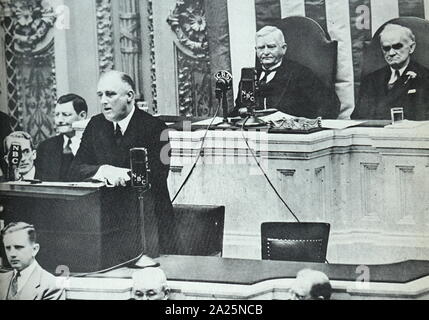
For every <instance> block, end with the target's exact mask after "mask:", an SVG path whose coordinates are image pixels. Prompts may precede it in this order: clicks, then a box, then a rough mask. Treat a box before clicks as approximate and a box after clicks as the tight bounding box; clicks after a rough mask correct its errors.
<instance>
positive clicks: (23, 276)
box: [13, 260, 39, 292]
mask: <svg viewBox="0 0 429 320" xmlns="http://www.w3.org/2000/svg"><path fill="white" fill-rule="evenodd" d="M38 265H39V264H38V263H37V261H36V260H34V261H33V262H32V263H31V264H30V265H29V266H28V267H27V268H25V269H24V270H22V271H20V276H19V277H18V292H20V291H21V290H22V288H24V286H25V284H26V283H27V281H28V279H30V276H31V274H32V273H33V271H34V269H36V267H37V266H38ZM16 272H17V271H16V270H13V276H14V277H15V276H16Z"/></svg>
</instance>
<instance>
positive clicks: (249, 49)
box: [228, 0, 256, 97]
mask: <svg viewBox="0 0 429 320" xmlns="http://www.w3.org/2000/svg"><path fill="white" fill-rule="evenodd" d="M228 23H229V39H230V54H231V72H232V76H233V88H234V91H233V92H234V97H235V96H236V95H237V92H238V83H239V82H240V77H241V69H242V68H251V67H253V66H254V65H255V33H256V13H255V0H240V1H237V0H228Z"/></svg>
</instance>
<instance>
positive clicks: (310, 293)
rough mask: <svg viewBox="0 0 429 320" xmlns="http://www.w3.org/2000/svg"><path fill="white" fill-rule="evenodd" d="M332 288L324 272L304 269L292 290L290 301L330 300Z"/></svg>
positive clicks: (297, 277) (297, 276)
mask: <svg viewBox="0 0 429 320" xmlns="http://www.w3.org/2000/svg"><path fill="white" fill-rule="evenodd" d="M331 293H332V287H331V284H330V282H329V278H328V277H327V276H326V274H324V273H323V272H320V271H316V270H311V269H303V270H301V271H299V272H298V273H297V275H296V279H295V281H294V282H293V284H292V286H291V288H290V294H291V297H290V300H329V299H330V298H331Z"/></svg>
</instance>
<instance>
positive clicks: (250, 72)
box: [236, 68, 266, 127]
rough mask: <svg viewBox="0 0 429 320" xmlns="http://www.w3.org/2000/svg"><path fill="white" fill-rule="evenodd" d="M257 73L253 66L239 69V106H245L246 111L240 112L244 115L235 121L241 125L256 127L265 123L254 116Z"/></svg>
mask: <svg viewBox="0 0 429 320" xmlns="http://www.w3.org/2000/svg"><path fill="white" fill-rule="evenodd" d="M257 82H258V81H257V75H256V70H255V68H243V69H241V82H240V90H239V93H240V104H241V105H240V107H241V108H246V109H247V112H246V113H242V115H241V116H242V117H243V115H245V116H246V117H245V118H244V119H242V120H240V121H238V122H237V123H236V125H238V126H242V127H258V126H265V125H266V123H265V122H264V121H263V120H261V119H259V118H258V117H257V116H255V109H256V95H257V90H258V88H257Z"/></svg>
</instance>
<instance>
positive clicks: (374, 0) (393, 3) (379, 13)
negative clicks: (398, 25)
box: [371, 0, 399, 35]
mask: <svg viewBox="0 0 429 320" xmlns="http://www.w3.org/2000/svg"><path fill="white" fill-rule="evenodd" d="M398 17H399V5H398V0H371V21H372V30H371V31H372V35H374V34H375V32H376V31H377V30H378V28H380V27H381V26H382V25H383V24H384V23H385V22H387V21H389V20H391V19H394V18H398Z"/></svg>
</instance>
